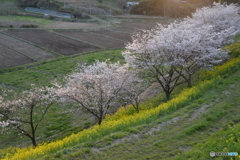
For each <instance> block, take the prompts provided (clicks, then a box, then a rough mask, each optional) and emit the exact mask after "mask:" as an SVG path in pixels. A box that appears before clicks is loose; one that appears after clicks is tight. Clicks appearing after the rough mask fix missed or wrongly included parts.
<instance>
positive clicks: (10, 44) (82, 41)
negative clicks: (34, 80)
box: [0, 20, 156, 69]
mask: <svg viewBox="0 0 240 160" xmlns="http://www.w3.org/2000/svg"><path fill="white" fill-rule="evenodd" d="M155 25H156V21H154V22H145V21H131V20H121V22H120V23H117V24H115V25H114V27H109V28H105V29H98V30H93V29H91V28H86V29H84V30H80V29H77V30H76V29H75V30H72V29H58V30H54V29H52V30H51V31H48V30H44V29H35V30H29V29H21V30H20V29H15V30H3V31H0V45H1V50H0V54H1V55H0V57H1V58H0V63H1V64H0V69H2V68H9V67H14V66H19V65H23V64H28V63H33V62H37V61H42V60H47V59H53V58H56V57H59V56H71V55H75V54H80V55H81V54H82V53H86V52H89V51H90V52H91V51H96V50H99V49H103V48H105V49H115V48H118V49H121V48H124V46H125V45H126V43H127V42H129V41H131V35H132V34H133V33H135V32H140V31H141V30H142V29H151V28H153V27H154V26H155Z"/></svg>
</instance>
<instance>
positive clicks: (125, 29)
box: [110, 27, 140, 35]
mask: <svg viewBox="0 0 240 160" xmlns="http://www.w3.org/2000/svg"><path fill="white" fill-rule="evenodd" d="M110 30H113V31H117V32H123V33H128V34H130V35H132V34H133V33H135V32H139V31H140V30H139V29H134V28H126V27H115V28H111V29H110Z"/></svg>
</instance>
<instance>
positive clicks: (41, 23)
mask: <svg viewBox="0 0 240 160" xmlns="http://www.w3.org/2000/svg"><path fill="white" fill-rule="evenodd" d="M0 19H1V21H9V22H28V23H31V24H35V25H38V26H45V25H48V24H52V23H54V22H56V21H53V20H47V19H43V18H37V17H29V16H13V15H10V16H0Z"/></svg>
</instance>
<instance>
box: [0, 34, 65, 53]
mask: <svg viewBox="0 0 240 160" xmlns="http://www.w3.org/2000/svg"><path fill="white" fill-rule="evenodd" d="M0 33H2V34H5V35H7V36H9V37H12V38H15V39H17V40H20V41H23V42H25V43H28V44H30V45H33V46H34V47H37V48H40V49H42V50H45V51H47V52H50V53H53V54H55V55H57V56H64V55H62V54H60V53H57V52H54V51H50V50H48V49H46V48H44V47H42V46H39V45H37V44H34V43H32V42H29V41H27V40H24V39H22V38H19V37H16V36H13V35H10V34H7V33H5V32H0Z"/></svg>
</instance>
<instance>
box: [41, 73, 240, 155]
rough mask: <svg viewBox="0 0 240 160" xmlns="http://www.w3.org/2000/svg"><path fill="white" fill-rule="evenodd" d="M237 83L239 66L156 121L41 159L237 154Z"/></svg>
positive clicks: (239, 132)
mask: <svg viewBox="0 0 240 160" xmlns="http://www.w3.org/2000/svg"><path fill="white" fill-rule="evenodd" d="M239 86H240V70H238V71H237V72H235V73H233V74H231V75H229V76H227V77H225V78H224V79H221V80H218V81H217V82H216V84H214V85H213V86H212V87H210V88H208V89H206V91H205V92H204V93H203V94H202V95H201V96H199V97H198V98H196V99H194V100H193V101H192V102H191V103H189V104H187V105H184V106H183V107H181V108H179V109H177V110H175V111H171V112H168V113H163V114H160V115H159V116H158V118H157V119H155V120H154V121H151V122H148V123H143V124H141V125H136V126H134V127H130V128H127V129H126V130H122V131H118V132H113V133H110V134H109V135H107V136H103V137H101V138H99V139H98V140H94V141H87V142H85V143H82V144H78V145H76V146H74V147H70V148H65V149H63V150H60V151H58V152H56V153H54V154H51V155H48V156H46V157H44V158H40V159H45V160H46V159H63V160H64V159H102V160H106V159H109V160H111V159H119V160H120V159H156V160H159V159H179V160H180V159H193V160H196V159H211V157H210V155H209V153H210V152H211V151H215V152H238V153H240V123H239V122H240V98H239V93H240V87H239ZM225 158H226V157H225ZM233 158H234V159H236V157H233ZM239 158H240V157H239ZM219 159H223V158H220V157H219Z"/></svg>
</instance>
